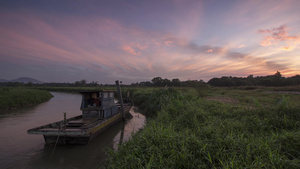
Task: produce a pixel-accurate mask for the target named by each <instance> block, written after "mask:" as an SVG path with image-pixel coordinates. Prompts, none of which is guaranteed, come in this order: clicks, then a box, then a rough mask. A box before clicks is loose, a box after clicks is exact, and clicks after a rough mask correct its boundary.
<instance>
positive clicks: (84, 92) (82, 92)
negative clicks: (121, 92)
mask: <svg viewBox="0 0 300 169" xmlns="http://www.w3.org/2000/svg"><path fill="white" fill-rule="evenodd" d="M99 92H100V93H110V92H116V91H115V90H90V91H81V92H79V93H81V94H86V93H99Z"/></svg>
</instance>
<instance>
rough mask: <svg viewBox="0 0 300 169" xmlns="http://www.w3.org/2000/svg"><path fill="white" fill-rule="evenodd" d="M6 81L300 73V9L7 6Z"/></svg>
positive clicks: (0, 74) (34, 1) (158, 4)
mask: <svg viewBox="0 0 300 169" xmlns="http://www.w3.org/2000/svg"><path fill="white" fill-rule="evenodd" d="M0 4H1V5H0V9H1V10H0V13H1V15H0V18H1V19H0V30H1V31H0V43H1V45H0V46H1V47H0V79H7V80H8V79H12V80H13V79H17V78H19V77H30V78H34V79H37V80H40V81H43V82H45V83H48V82H58V83H73V82H75V81H79V80H82V79H85V80H87V81H88V82H92V81H98V83H100V84H111V83H114V81H115V79H119V80H120V81H123V83H124V84H131V83H136V82H143V81H151V79H152V78H154V77H162V78H167V79H174V78H178V79H180V81H187V80H203V81H205V82H207V81H208V80H210V79H212V78H214V77H217V78H220V77H222V76H233V77H247V76H249V75H254V76H267V75H273V74H274V73H276V72H277V71H279V72H280V73H281V74H282V76H284V77H291V76H295V75H298V74H299V73H300V56H299V54H300V49H299V47H300V30H299V27H300V18H299V16H300V11H299V8H300V1H297V0H286V1H279V0H276V1H273V0H272V1H235V0H228V1H207V0H203V1H197V0H195V1H189V2H188V3H187V2H186V1H180V0H176V1H171V0H169V1H136V0H132V1H127V2H125V1H121V0H113V1H96V2H95V1H84V2H83V1H70V0H65V1H56V0H55V1H48V2H45V1H38V0H31V1H21V0H12V1H1V2H0Z"/></svg>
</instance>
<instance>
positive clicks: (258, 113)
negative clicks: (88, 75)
mask: <svg viewBox="0 0 300 169" xmlns="http://www.w3.org/2000/svg"><path fill="white" fill-rule="evenodd" d="M144 97H145V96H143V98H144ZM283 99H285V100H284V101H282V102H281V103H280V102H278V104H279V105H278V104H277V105H274V106H272V107H270V106H268V107H259V108H252V109H251V108H242V107H234V106H229V105H225V104H222V103H217V102H213V101H207V100H203V99H201V98H190V97H189V98H187V97H185V96H184V95H182V94H180V93H179V92H177V91H176V90H173V89H162V90H156V91H154V92H153V93H151V94H149V95H148V99H147V100H146V101H145V103H147V104H145V105H144V106H145V108H146V109H148V111H150V112H152V114H153V116H152V118H151V120H149V121H148V123H147V125H146V127H145V129H143V130H142V131H140V132H139V134H136V135H134V136H133V137H132V138H131V139H130V140H129V141H128V142H126V143H124V144H123V145H121V146H120V147H119V148H118V151H112V150H110V151H109V158H108V160H107V165H106V167H107V168H299V167H300V108H299V107H293V106H291V105H289V104H287V101H288V100H287V99H286V98H283ZM151 110H152V111H151Z"/></svg>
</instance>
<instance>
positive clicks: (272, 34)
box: [258, 25, 300, 51]
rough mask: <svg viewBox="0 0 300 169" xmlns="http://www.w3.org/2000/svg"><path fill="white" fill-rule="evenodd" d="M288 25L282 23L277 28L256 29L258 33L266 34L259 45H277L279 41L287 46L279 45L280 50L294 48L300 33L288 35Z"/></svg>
mask: <svg viewBox="0 0 300 169" xmlns="http://www.w3.org/2000/svg"><path fill="white" fill-rule="evenodd" d="M287 30H288V27H287V26H285V25H282V26H280V27H278V28H273V29H264V30H258V33H260V34H267V35H266V36H264V38H263V40H262V41H261V43H260V45H261V46H273V45H277V44H279V43H281V42H283V43H285V44H286V45H288V46H286V45H285V46H283V47H280V49H281V50H288V51H290V50H292V49H294V48H295V47H296V46H297V45H298V44H299V41H300V35H296V36H290V35H289V34H288V32H287Z"/></svg>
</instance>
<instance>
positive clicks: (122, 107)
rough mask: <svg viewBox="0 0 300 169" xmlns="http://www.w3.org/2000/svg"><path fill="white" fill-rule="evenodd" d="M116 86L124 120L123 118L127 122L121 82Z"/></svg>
mask: <svg viewBox="0 0 300 169" xmlns="http://www.w3.org/2000/svg"><path fill="white" fill-rule="evenodd" d="M116 86H117V90H118V95H119V99H120V104H121V112H122V118H123V120H125V113H124V105H123V97H122V92H121V87H120V83H119V80H117V81H116Z"/></svg>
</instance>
